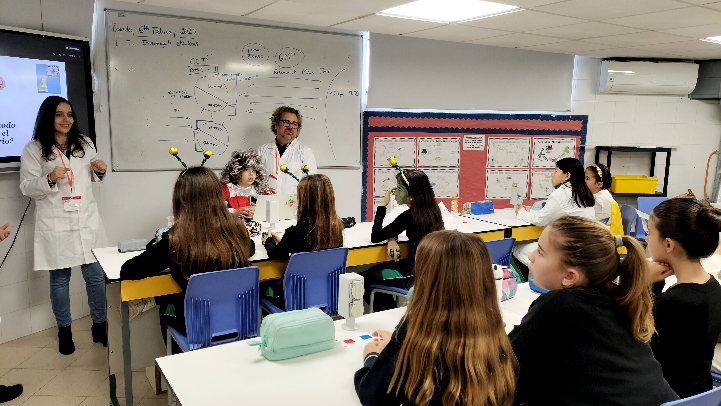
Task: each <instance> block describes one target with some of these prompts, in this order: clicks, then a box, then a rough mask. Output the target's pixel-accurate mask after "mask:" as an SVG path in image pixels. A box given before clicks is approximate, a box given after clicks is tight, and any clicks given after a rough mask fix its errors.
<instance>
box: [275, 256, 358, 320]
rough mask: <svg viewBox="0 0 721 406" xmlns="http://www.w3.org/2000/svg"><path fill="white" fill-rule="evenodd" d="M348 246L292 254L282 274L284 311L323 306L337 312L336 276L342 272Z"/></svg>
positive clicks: (330, 312)
mask: <svg viewBox="0 0 721 406" xmlns="http://www.w3.org/2000/svg"><path fill="white" fill-rule="evenodd" d="M347 259H348V248H346V247H340V248H331V249H328V250H322V251H311V252H300V253H297V254H293V255H291V257H290V261H288V267H287V268H286V269H285V275H284V276H283V291H284V292H283V294H284V295H285V310H286V311H291V310H302V309H308V308H310V307H323V308H325V310H324V311H325V312H326V313H327V314H329V315H331V316H333V315H336V314H338V277H339V276H340V274H342V273H345V264H346V260H347Z"/></svg>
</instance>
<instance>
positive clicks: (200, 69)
mask: <svg viewBox="0 0 721 406" xmlns="http://www.w3.org/2000/svg"><path fill="white" fill-rule="evenodd" d="M105 30H106V43H105V47H106V51H107V61H108V63H107V74H108V95H109V107H110V131H111V137H110V141H111V154H112V158H113V159H112V163H113V168H114V169H115V170H120V171H133V170H140V171H146V170H177V165H178V163H177V161H176V160H175V159H173V158H172V157H171V156H169V155H168V153H167V151H168V148H170V147H177V148H178V150H179V153H180V156H183V157H184V159H186V160H187V161H190V162H194V161H195V160H202V151H205V150H208V149H209V150H211V151H212V152H213V159H212V160H210V161H209V162H208V164H206V166H208V165H209V166H210V167H212V168H222V167H223V166H224V165H225V161H226V160H227V158H228V155H229V154H230V152H231V151H234V150H238V149H248V148H258V147H259V146H261V145H262V144H265V143H269V142H272V141H273V138H274V134H273V132H272V130H271V126H270V117H271V114H272V112H273V111H274V110H275V109H276V108H277V107H280V106H290V107H293V108H295V109H297V110H298V111H299V112H300V113H301V115H302V118H303V124H302V128H301V130H300V131H299V134H298V136H299V139H300V140H302V143H303V144H304V145H307V146H308V147H310V148H311V150H313V153H314V155H315V157H316V161H317V163H318V166H321V167H322V166H356V165H358V164H359V163H360V144H359V143H357V142H351V141H352V140H357V137H358V135H359V132H360V128H361V122H360V120H361V119H360V117H361V114H360V112H361V88H362V85H361V83H362V50H363V40H362V37H361V36H358V35H346V34H338V33H329V32H320V31H307V30H300V29H282V28H278V27H271V26H261V25H249V24H242V23H229V22H225V21H209V20H197V19H192V18H177V17H172V16H161V15H152V14H142V13H135V12H130V11H117V10H106V11H105ZM230 39H232V40H230ZM196 154H197V155H196ZM191 155H196V156H195V157H194V158H191Z"/></svg>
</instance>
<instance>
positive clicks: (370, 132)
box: [361, 111, 588, 221]
mask: <svg viewBox="0 0 721 406" xmlns="http://www.w3.org/2000/svg"><path fill="white" fill-rule="evenodd" d="M587 123H588V116H582V115H555V114H456V113H404V112H393V111H372V112H365V114H364V119H363V146H362V149H363V151H362V152H363V193H362V210H361V216H362V220H363V221H370V220H372V219H373V214H374V212H375V208H376V207H377V206H378V205H379V204H380V202H381V201H382V198H383V196H384V195H385V193H386V191H387V190H388V189H390V188H393V187H395V186H396V180H395V175H396V173H397V171H396V170H395V169H393V168H391V167H390V166H389V164H388V157H390V156H394V157H395V158H396V161H397V162H398V164H399V165H400V166H401V167H402V168H408V169H418V170H422V171H423V172H425V173H426V175H428V179H429V180H430V182H431V185H432V186H433V189H434V192H435V195H436V198H437V199H438V200H439V201H442V202H444V203H445V205H446V207H448V208H450V201H451V198H452V197H458V200H459V203H460V204H461V205H462V204H463V203H465V202H476V201H482V200H493V201H494V207H495V208H507V207H511V203H510V197H511V187H512V185H513V184H516V185H518V186H520V187H521V190H525V195H524V204H528V205H530V204H533V203H534V202H536V201H538V200H542V199H545V198H546V197H547V196H548V195H549V194H550V193H551V191H552V190H553V186H552V185H551V174H552V173H553V169H554V167H555V166H556V162H557V161H558V160H559V159H563V158H567V157H576V158H579V159H581V160H583V153H584V150H585V142H586V126H587Z"/></svg>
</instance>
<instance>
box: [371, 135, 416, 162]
mask: <svg viewBox="0 0 721 406" xmlns="http://www.w3.org/2000/svg"><path fill="white" fill-rule="evenodd" d="M392 156H393V157H395V158H396V162H398V165H400V166H401V167H404V168H415V166H416V139H415V138H412V137H408V138H405V137H374V138H373V166H374V167H386V166H389V165H390V164H389V163H388V158H389V157H392Z"/></svg>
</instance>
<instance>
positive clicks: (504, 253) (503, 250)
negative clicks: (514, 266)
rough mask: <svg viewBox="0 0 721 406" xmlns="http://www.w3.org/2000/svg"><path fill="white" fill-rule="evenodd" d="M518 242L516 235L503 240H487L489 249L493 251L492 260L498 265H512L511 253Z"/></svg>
mask: <svg viewBox="0 0 721 406" xmlns="http://www.w3.org/2000/svg"><path fill="white" fill-rule="evenodd" d="M515 243H516V239H515V238H514V237H511V238H504V239H502V240H491V241H486V246H487V247H488V251H489V252H490V253H491V260H492V261H493V263H494V264H496V265H502V266H505V267H508V266H510V265H511V253H512V252H513V245H514V244H515Z"/></svg>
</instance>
